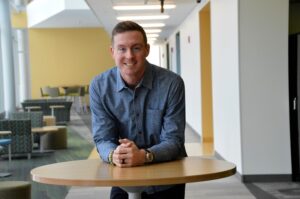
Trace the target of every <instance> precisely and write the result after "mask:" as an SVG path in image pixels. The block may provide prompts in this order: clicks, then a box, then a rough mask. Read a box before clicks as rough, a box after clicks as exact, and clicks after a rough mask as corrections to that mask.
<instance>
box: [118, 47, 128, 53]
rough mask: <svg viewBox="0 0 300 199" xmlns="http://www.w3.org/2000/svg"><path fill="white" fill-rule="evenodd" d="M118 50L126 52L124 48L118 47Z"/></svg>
mask: <svg viewBox="0 0 300 199" xmlns="http://www.w3.org/2000/svg"><path fill="white" fill-rule="evenodd" d="M118 52H121V53H124V52H126V48H118Z"/></svg>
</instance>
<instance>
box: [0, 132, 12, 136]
mask: <svg viewBox="0 0 300 199" xmlns="http://www.w3.org/2000/svg"><path fill="white" fill-rule="evenodd" d="M9 134H11V131H0V135H9Z"/></svg>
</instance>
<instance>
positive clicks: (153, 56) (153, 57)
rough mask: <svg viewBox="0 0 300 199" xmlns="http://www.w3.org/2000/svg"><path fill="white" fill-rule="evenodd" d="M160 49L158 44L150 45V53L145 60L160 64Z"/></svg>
mask: <svg viewBox="0 0 300 199" xmlns="http://www.w3.org/2000/svg"><path fill="white" fill-rule="evenodd" d="M159 51H160V49H159V46H158V45H152V44H151V45H150V53H149V55H148V57H147V60H148V61H149V62H150V63H152V64H155V65H157V66H161V64H160V52H159Z"/></svg>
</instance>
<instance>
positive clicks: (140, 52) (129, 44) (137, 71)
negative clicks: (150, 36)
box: [111, 31, 150, 78]
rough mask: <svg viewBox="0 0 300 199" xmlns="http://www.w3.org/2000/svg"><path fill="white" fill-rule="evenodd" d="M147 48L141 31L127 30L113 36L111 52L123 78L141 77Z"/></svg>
mask: <svg viewBox="0 0 300 199" xmlns="http://www.w3.org/2000/svg"><path fill="white" fill-rule="evenodd" d="M149 48H150V47H149V45H148V44H145V41H144V39H143V36H142V33H140V32H138V31H127V32H124V33H118V34H116V35H115V36H114V38H113V46H112V47H111V53H112V57H113V59H114V60H115V63H116V65H117V66H118V67H119V69H120V71H121V75H122V77H123V78H124V77H125V76H127V77H137V78H139V77H141V75H142V74H143V73H144V70H145V61H146V57H147V56H148V54H149Z"/></svg>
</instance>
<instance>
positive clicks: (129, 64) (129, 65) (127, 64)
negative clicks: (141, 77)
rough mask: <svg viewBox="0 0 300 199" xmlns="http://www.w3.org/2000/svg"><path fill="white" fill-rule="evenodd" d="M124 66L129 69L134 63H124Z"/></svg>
mask: <svg viewBox="0 0 300 199" xmlns="http://www.w3.org/2000/svg"><path fill="white" fill-rule="evenodd" d="M124 65H125V66H128V67H131V66H133V65H135V63H124Z"/></svg>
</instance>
